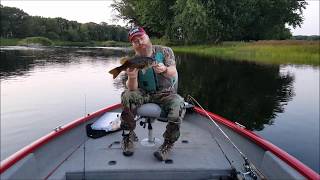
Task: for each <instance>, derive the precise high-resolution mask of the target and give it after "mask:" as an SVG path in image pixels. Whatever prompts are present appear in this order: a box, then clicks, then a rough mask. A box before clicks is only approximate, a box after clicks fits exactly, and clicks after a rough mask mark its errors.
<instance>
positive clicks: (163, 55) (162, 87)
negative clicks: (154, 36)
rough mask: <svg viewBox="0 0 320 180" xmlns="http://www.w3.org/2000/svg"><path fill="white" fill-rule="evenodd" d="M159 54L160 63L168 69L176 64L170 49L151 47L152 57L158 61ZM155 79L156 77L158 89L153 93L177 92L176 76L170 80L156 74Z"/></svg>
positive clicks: (157, 46) (158, 46)
mask: <svg viewBox="0 0 320 180" xmlns="http://www.w3.org/2000/svg"><path fill="white" fill-rule="evenodd" d="M159 54H160V62H162V63H163V64H164V65H165V66H167V67H168V66H172V65H175V64H176V62H175V57H174V54H173V51H172V49H171V48H170V47H166V46H160V45H153V46H152V57H153V58H155V59H156V60H157V61H158V60H159V57H158V55H159ZM158 62H159V61H158ZM156 77H157V78H156V79H157V87H158V88H157V91H156V92H155V93H164V92H169V93H171V92H176V91H177V87H178V86H177V85H178V84H177V83H178V75H176V76H175V77H172V78H168V77H166V76H164V75H163V74H161V73H160V74H156Z"/></svg>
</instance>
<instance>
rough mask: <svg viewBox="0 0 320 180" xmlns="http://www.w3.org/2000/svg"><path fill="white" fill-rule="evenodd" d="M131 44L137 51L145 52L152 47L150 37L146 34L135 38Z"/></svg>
mask: <svg viewBox="0 0 320 180" xmlns="http://www.w3.org/2000/svg"><path fill="white" fill-rule="evenodd" d="M131 44H132V47H133V49H134V50H136V51H145V50H146V49H148V48H151V46H152V44H151V41H150V39H149V36H148V35H146V34H143V35H140V36H138V35H137V36H134V37H133V38H132V40H131Z"/></svg>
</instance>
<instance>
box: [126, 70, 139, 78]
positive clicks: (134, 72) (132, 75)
mask: <svg viewBox="0 0 320 180" xmlns="http://www.w3.org/2000/svg"><path fill="white" fill-rule="evenodd" d="M138 71H139V70H138V69H137V68H127V70H126V73H127V75H128V79H136V78H137V77H138Z"/></svg>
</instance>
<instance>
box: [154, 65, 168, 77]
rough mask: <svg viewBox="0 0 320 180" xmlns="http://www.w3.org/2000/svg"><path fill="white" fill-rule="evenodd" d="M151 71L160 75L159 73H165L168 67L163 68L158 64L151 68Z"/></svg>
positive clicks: (163, 66)
mask: <svg viewBox="0 0 320 180" xmlns="http://www.w3.org/2000/svg"><path fill="white" fill-rule="evenodd" d="M153 69H154V71H155V72H156V73H158V74H160V73H163V72H166V71H167V69H168V67H167V66H165V65H164V64H163V63H159V64H157V65H155V66H153Z"/></svg>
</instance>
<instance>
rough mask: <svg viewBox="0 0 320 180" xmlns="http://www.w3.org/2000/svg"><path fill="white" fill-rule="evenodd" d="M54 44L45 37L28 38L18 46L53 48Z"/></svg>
mask: <svg viewBox="0 0 320 180" xmlns="http://www.w3.org/2000/svg"><path fill="white" fill-rule="evenodd" d="M52 44H53V42H52V41H51V40H50V39H48V38H45V37H28V38H25V39H22V40H21V41H19V42H18V45H24V46H32V45H42V46H51V45H52Z"/></svg>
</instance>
